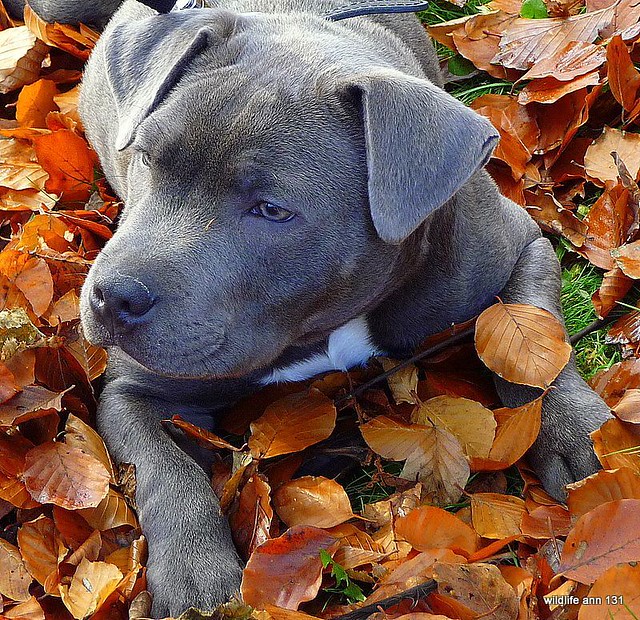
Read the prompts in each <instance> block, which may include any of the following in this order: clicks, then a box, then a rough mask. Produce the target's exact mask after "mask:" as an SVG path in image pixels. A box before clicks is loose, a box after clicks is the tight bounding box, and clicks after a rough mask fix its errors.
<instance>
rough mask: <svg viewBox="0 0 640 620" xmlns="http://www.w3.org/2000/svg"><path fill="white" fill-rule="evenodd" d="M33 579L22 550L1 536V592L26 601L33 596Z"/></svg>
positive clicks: (9, 596)
mask: <svg viewBox="0 0 640 620" xmlns="http://www.w3.org/2000/svg"><path fill="white" fill-rule="evenodd" d="M31 581H32V577H31V575H30V574H29V572H28V571H27V569H26V567H25V565H24V563H23V562H22V557H21V556H20V551H19V550H18V549H17V548H16V547H14V546H13V545H11V544H9V543H8V542H7V541H6V540H3V539H2V538H0V594H2V595H3V596H6V597H7V598H8V599H11V600H12V601H26V600H28V599H29V597H30V596H31V595H30V594H29V586H30V585H31Z"/></svg>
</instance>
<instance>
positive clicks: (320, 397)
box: [249, 388, 337, 458]
mask: <svg viewBox="0 0 640 620" xmlns="http://www.w3.org/2000/svg"><path fill="white" fill-rule="evenodd" d="M336 415H337V413H336V408H335V405H334V404H333V401H332V400H331V399H329V398H327V397H326V396H325V395H324V394H323V393H322V392H320V391H319V390H316V389H315V388H311V389H310V390H308V391H307V392H298V393H295V394H291V395H289V396H285V397H284V398H281V399H280V400H277V401H276V402H275V403H272V404H271V405H269V406H268V407H267V408H266V410H265V412H264V413H263V414H262V415H261V416H260V417H259V418H258V419H257V420H255V421H254V422H252V423H251V437H250V438H249V449H250V450H251V454H252V455H253V457H254V458H271V457H272V456H279V455H281V454H289V453H291V452H298V451H300V450H304V448H308V447H309V446H312V445H313V444H315V443H318V442H319V441H322V440H323V439H327V437H329V435H331V433H332V432H333V429H334V427H335V425H336Z"/></svg>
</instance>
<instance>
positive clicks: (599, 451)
mask: <svg viewBox="0 0 640 620" xmlns="http://www.w3.org/2000/svg"><path fill="white" fill-rule="evenodd" d="M591 438H592V439H593V444H594V450H595V453H596V456H597V457H598V460H599V461H600V463H601V464H602V467H604V468H605V469H617V468H618V467H630V468H631V469H633V471H636V472H638V473H640V458H638V455H640V429H638V428H637V427H636V425H634V424H625V423H624V422H620V421H619V420H616V419H615V418H614V419H612V420H607V421H606V422H605V423H604V424H603V425H602V426H601V427H600V428H599V429H598V430H597V431H594V432H593V433H591Z"/></svg>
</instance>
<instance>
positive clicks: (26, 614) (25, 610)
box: [2, 596, 46, 620]
mask: <svg viewBox="0 0 640 620" xmlns="http://www.w3.org/2000/svg"><path fill="white" fill-rule="evenodd" d="M2 618H3V620H4V618H6V620H46V616H45V615H44V611H43V610H42V607H41V606H40V603H38V601H37V599H36V598H34V597H33V596H32V597H31V598H29V599H28V600H26V601H24V602H23V603H18V604H17V605H16V606H15V607H12V608H11V609H5V610H4V612H3V615H2Z"/></svg>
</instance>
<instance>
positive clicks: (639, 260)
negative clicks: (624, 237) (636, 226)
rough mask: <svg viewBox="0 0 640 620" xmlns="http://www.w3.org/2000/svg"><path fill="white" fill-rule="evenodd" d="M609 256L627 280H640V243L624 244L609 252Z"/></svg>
mask: <svg viewBox="0 0 640 620" xmlns="http://www.w3.org/2000/svg"><path fill="white" fill-rule="evenodd" d="M611 256H612V257H613V259H614V260H615V262H616V265H617V266H618V267H620V269H621V270H622V273H624V275H625V276H627V277H629V278H633V279H634V280H637V279H638V278H640V241H634V242H633V243H626V244H624V245H621V246H620V247H619V248H614V249H613V250H611Z"/></svg>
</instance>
